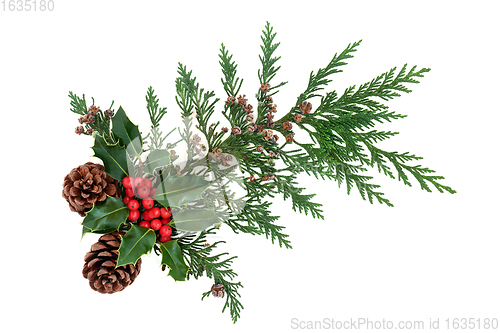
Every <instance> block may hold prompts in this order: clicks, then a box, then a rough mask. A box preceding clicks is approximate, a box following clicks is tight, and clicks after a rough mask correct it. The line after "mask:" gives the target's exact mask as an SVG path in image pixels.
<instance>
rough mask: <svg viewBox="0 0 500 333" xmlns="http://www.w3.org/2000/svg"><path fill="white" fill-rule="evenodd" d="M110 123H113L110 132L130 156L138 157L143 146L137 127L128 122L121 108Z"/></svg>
mask: <svg viewBox="0 0 500 333" xmlns="http://www.w3.org/2000/svg"><path fill="white" fill-rule="evenodd" d="M111 122H112V123H113V127H112V129H111V130H112V132H113V134H114V135H115V136H116V137H117V138H118V140H119V142H120V144H121V145H123V146H125V148H126V149H127V151H128V152H129V153H130V154H131V155H133V156H136V157H139V156H140V155H141V153H142V144H143V142H142V137H141V132H140V131H139V126H137V125H135V124H134V123H132V122H131V121H130V119H129V118H128V117H127V114H126V113H125V111H124V110H123V108H122V107H121V106H120V108H119V109H118V111H117V112H116V114H115V115H114V117H113V118H112V119H111Z"/></svg>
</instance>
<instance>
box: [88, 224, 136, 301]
mask: <svg viewBox="0 0 500 333" xmlns="http://www.w3.org/2000/svg"><path fill="white" fill-rule="evenodd" d="M120 243H121V237H120V234H119V233H118V232H113V233H111V234H106V235H102V236H101V237H100V238H99V240H98V241H97V243H94V245H92V247H91V248H90V251H89V252H87V254H86V255H85V259H84V260H85V264H84V265H83V270H82V274H83V277H84V278H86V279H88V280H89V285H90V287H91V288H92V289H93V290H95V291H98V292H100V293H101V294H113V293H115V292H117V291H122V290H123V289H125V288H126V287H128V286H129V285H131V284H132V283H133V282H134V281H135V279H136V278H137V275H139V273H140V272H141V263H142V260H141V258H139V260H137V262H136V264H135V265H132V264H127V265H124V266H120V267H116V262H117V260H118V248H119V247H120Z"/></svg>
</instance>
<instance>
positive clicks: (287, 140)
mask: <svg viewBox="0 0 500 333" xmlns="http://www.w3.org/2000/svg"><path fill="white" fill-rule="evenodd" d="M286 142H293V135H292V134H289V135H287V136H286Z"/></svg>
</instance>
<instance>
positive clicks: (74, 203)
mask: <svg viewBox="0 0 500 333" xmlns="http://www.w3.org/2000/svg"><path fill="white" fill-rule="evenodd" d="M108 195H109V196H113V197H116V196H118V195H120V189H119V187H118V181H117V180H116V179H113V178H112V177H111V176H110V175H108V174H107V173H106V172H104V166H103V165H101V164H94V163H92V162H87V163H85V164H83V165H80V166H79V167H77V168H74V169H73V170H71V172H70V173H69V174H67V175H66V177H64V183H63V191H62V196H63V198H64V199H66V201H67V202H68V203H69V208H70V209H71V211H73V212H77V213H78V214H80V216H82V217H84V216H85V215H86V213H87V212H88V211H89V210H91V209H92V206H93V204H94V203H100V202H103V201H104V200H106V198H107V196H108Z"/></svg>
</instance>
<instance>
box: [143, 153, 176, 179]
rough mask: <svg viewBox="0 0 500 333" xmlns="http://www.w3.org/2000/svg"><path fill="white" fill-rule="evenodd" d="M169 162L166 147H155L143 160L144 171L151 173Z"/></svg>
mask: <svg viewBox="0 0 500 333" xmlns="http://www.w3.org/2000/svg"><path fill="white" fill-rule="evenodd" d="M169 163H170V153H169V152H168V150H166V149H155V150H153V151H152V152H150V153H149V155H148V157H147V158H146V161H145V162H144V172H145V173H149V174H151V175H152V174H153V172H154V171H155V170H156V169H158V168H161V167H164V166H166V165H168V164H169Z"/></svg>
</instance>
